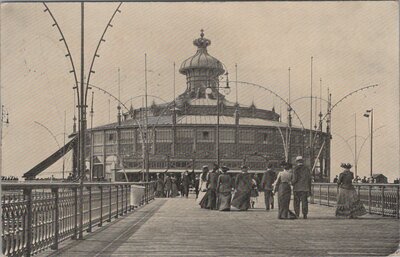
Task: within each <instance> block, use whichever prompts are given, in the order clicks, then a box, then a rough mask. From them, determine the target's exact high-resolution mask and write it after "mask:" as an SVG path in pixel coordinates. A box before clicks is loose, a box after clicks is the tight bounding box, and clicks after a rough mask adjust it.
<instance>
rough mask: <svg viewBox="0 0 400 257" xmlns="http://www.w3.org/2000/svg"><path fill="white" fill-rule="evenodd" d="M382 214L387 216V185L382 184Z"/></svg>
mask: <svg viewBox="0 0 400 257" xmlns="http://www.w3.org/2000/svg"><path fill="white" fill-rule="evenodd" d="M382 216H385V186H382Z"/></svg>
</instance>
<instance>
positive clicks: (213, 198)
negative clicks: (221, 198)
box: [207, 189, 217, 210]
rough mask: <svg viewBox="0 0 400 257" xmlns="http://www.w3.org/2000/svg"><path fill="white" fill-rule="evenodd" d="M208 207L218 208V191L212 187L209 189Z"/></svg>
mask: <svg viewBox="0 0 400 257" xmlns="http://www.w3.org/2000/svg"><path fill="white" fill-rule="evenodd" d="M207 209H211V210H216V209H217V192H216V191H215V190H212V189H208V205H207Z"/></svg>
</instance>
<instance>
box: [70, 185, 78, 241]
mask: <svg viewBox="0 0 400 257" xmlns="http://www.w3.org/2000/svg"><path fill="white" fill-rule="evenodd" d="M72 190H73V191H74V207H75V208H74V233H73V234H72V237H71V238H72V239H77V236H78V189H77V188H76V187H75V188H73V189H72Z"/></svg>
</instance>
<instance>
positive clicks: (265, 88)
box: [230, 81, 305, 129]
mask: <svg viewBox="0 0 400 257" xmlns="http://www.w3.org/2000/svg"><path fill="white" fill-rule="evenodd" d="M230 82H232V83H235V82H237V83H240V84H246V85H250V86H254V87H258V88H260V89H263V90H266V91H268V92H269V93H271V94H272V95H274V96H276V97H278V98H279V99H280V100H281V101H282V102H283V103H285V104H286V105H287V106H288V107H290V105H289V103H288V102H287V101H286V100H285V99H283V98H282V97H281V96H280V95H278V94H277V93H275V92H274V91H272V90H271V89H269V88H267V87H264V86H261V85H258V84H255V83H251V82H246V81H230ZM291 108H292V111H293V113H294V114H295V115H296V117H297V119H298V120H299V122H300V124H301V127H302V128H303V129H305V128H304V124H303V122H302V121H301V119H300V117H299V115H298V114H297V112H296V111H295V110H294V109H293V107H291Z"/></svg>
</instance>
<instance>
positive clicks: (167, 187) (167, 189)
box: [164, 174, 172, 198]
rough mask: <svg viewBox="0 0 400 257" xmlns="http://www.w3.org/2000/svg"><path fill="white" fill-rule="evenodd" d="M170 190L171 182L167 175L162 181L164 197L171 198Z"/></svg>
mask: <svg viewBox="0 0 400 257" xmlns="http://www.w3.org/2000/svg"><path fill="white" fill-rule="evenodd" d="M171 190H172V180H171V177H170V175H169V174H166V176H165V181H164V192H165V193H164V195H165V197H167V198H168V197H171Z"/></svg>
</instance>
